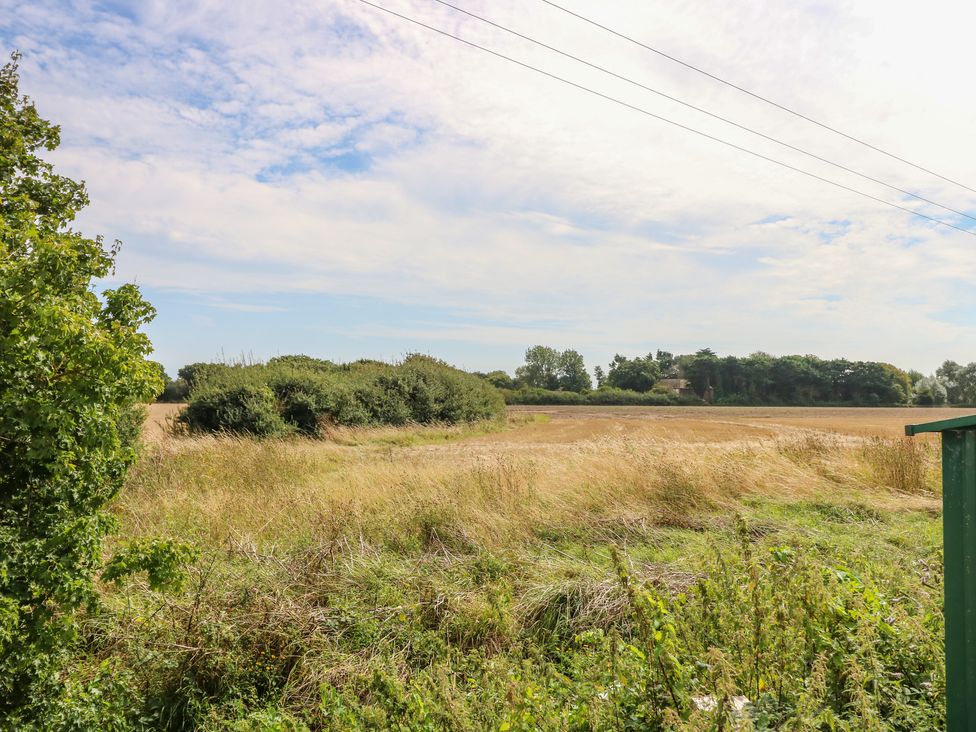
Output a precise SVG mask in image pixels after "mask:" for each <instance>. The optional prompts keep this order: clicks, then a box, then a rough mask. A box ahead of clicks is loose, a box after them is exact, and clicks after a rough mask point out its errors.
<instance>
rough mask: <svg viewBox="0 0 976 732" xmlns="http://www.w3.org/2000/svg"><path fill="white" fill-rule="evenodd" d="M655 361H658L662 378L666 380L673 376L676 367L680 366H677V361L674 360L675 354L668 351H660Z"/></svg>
mask: <svg viewBox="0 0 976 732" xmlns="http://www.w3.org/2000/svg"><path fill="white" fill-rule="evenodd" d="M655 360H656V361H657V365H658V366H659V367H660V369H661V376H663V377H665V378H667V377H669V376H672V375H673V373H674V370H675V367H676V366H677V365H678V364H677V361H676V360H675V358H674V354H673V353H670V352H668V351H660V350H659V351H658V352H657V355H656V357H655Z"/></svg>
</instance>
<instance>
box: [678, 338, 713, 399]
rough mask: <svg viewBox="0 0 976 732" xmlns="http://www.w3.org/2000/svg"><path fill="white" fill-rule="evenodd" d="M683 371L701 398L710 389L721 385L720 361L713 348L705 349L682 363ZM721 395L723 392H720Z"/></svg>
mask: <svg viewBox="0 0 976 732" xmlns="http://www.w3.org/2000/svg"><path fill="white" fill-rule="evenodd" d="M681 371H682V373H683V374H684V375H685V378H687V379H688V380H689V381H690V382H691V387H692V388H693V389H694V390H695V392H696V393H697V394H698V395H699V396H701V395H703V394H704V393H705V390H706V389H708V387H717V386H718V385H719V378H718V374H719V359H718V356H716V355H715V351H713V350H712V349H711V348H703V349H701V350H700V351H698V352H696V353H695V355H694V356H691V357H688V358H686V359H684V360H683V362H682V363H681ZM719 393H721V391H720V392H719Z"/></svg>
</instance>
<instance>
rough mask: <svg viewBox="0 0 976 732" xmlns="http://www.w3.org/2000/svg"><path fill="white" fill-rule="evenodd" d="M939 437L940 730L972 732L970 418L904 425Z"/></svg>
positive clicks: (973, 467) (974, 541) (975, 578)
mask: <svg viewBox="0 0 976 732" xmlns="http://www.w3.org/2000/svg"><path fill="white" fill-rule="evenodd" d="M922 432H938V433H940V434H941V435H942V527H943V542H944V544H945V551H944V554H943V557H944V558H943V561H944V563H945V636H946V637H945V652H946V653H945V655H946V730H947V732H976V416H974V417H963V418H958V419H949V420H942V421H940V422H930V423H928V424H921V425H908V426H907V427H905V434H907V435H909V436H912V435H917V434H919V433H922Z"/></svg>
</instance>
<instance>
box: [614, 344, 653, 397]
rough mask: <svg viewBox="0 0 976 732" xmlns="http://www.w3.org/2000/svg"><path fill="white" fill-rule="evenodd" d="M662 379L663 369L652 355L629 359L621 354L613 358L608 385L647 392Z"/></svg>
mask: <svg viewBox="0 0 976 732" xmlns="http://www.w3.org/2000/svg"><path fill="white" fill-rule="evenodd" d="M660 378H661V367H660V366H658V364H657V361H655V360H654V356H653V355H652V354H650V353H649V354H647V356H644V357H641V356H637V357H636V358H627V357H626V356H621V355H620V354H619V353H618V354H617V355H615V356H614V357H613V361H611V363H610V370H609V371H607V376H606V384H607V386H612V387H614V388H617V389H630V390H631V391H639V392H646V391H650V390H651V389H653V388H654V384H656V383H657V381H658V379H660Z"/></svg>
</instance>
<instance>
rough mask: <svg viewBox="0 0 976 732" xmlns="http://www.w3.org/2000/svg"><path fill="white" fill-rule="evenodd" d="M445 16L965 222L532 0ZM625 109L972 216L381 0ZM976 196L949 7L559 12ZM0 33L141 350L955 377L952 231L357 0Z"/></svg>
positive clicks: (897, 173)
mask: <svg viewBox="0 0 976 732" xmlns="http://www.w3.org/2000/svg"><path fill="white" fill-rule="evenodd" d="M453 1H454V2H455V3H456V4H457V5H458V6H459V7H463V8H464V9H467V10H469V11H471V12H474V13H477V14H480V15H483V16H485V17H487V18H490V19H491V20H493V21H495V22H497V23H500V24H503V25H506V26H509V27H512V28H514V29H517V30H518V31H519V32H521V33H523V34H525V35H528V36H531V37H533V38H537V39H538V40H540V41H543V42H545V43H548V44H549V45H552V46H555V47H557V48H559V49H562V50H565V51H566V52H568V53H572V54H574V55H577V56H580V57H583V58H585V59H587V60H589V61H591V62H593V63H596V64H598V65H601V66H605V67H607V68H610V69H612V70H613V71H615V72H616V73H618V74H620V75H623V76H626V77H628V78H631V79H634V80H637V81H639V82H640V83H642V84H645V85H647V86H651V87H653V88H655V89H658V90H660V91H662V92H664V93H666V94H669V95H672V96H674V97H678V98H680V99H683V100H686V101H688V102H690V103H692V104H695V105H697V106H699V107H702V108H705V109H708V110H709V111H712V112H714V113H716V114H721V115H723V116H727V117H729V118H731V119H734V120H735V121H736V122H738V123H740V124H742V125H746V126H750V127H753V128H755V129H757V130H759V131H761V132H762V133H763V134H766V135H770V136H773V137H776V138H779V139H782V140H784V141H787V142H789V143H790V144H792V145H795V146H798V147H803V148H805V149H809V150H811V151H813V152H816V154H818V155H820V156H822V157H825V158H828V159H830V160H832V161H836V162H840V163H842V164H844V165H846V166H848V167H850V168H853V169H856V170H858V171H862V172H865V173H866V174H868V175H870V176H872V177H874V178H877V179H879V180H884V181H886V182H888V183H891V184H892V185H895V186H897V187H899V188H902V189H904V190H907V191H912V192H915V193H918V194H919V195H922V196H924V197H926V198H929V199H931V200H933V201H937V202H939V203H943V204H945V205H946V206H950V207H952V208H954V209H956V210H958V211H961V212H964V213H969V214H972V215H976V193H974V192H972V191H968V190H966V189H965V188H963V187H960V186H958V185H953V184H951V183H948V182H946V181H944V180H941V179H940V178H938V177H935V176H932V175H928V174H926V173H923V172H921V171H919V170H917V169H915V168H912V167H910V166H908V165H904V164H902V163H899V162H897V161H895V160H892V159H891V158H888V157H885V156H884V155H881V154H879V153H877V152H874V151H871V150H869V149H867V148H865V147H863V146H860V145H857V144H855V143H852V142H851V141H849V140H846V139H844V138H842V137H839V136H837V135H834V134H832V133H829V132H827V131H825V130H823V129H821V128H818V127H816V126H814V125H811V124H809V123H805V122H803V121H802V120H800V119H797V118H796V117H794V116H791V115H789V114H786V113H784V112H782V111H780V110H776V109H774V108H772V107H770V106H768V105H765V104H763V103H761V102H758V101H757V100H755V99H753V98H750V97H748V96H746V95H744V94H741V93H739V92H737V91H735V90H733V89H730V88H728V87H725V86H723V85H721V84H718V83H716V82H715V81H713V80H710V79H707V78H705V77H703V76H701V75H698V74H695V73H694V72H692V71H689V70H688V69H687V68H684V67H682V66H680V65H678V64H675V63H673V62H671V61H668V60H667V59H664V58H662V57H660V56H658V55H655V54H653V53H650V52H648V51H646V50H644V49H641V48H639V47H637V46H635V45H633V44H628V43H627V42H625V41H623V40H621V39H619V38H617V37H614V36H612V35H610V34H608V33H605V32H603V31H601V30H599V29H597V28H595V27H593V26H591V25H588V24H586V23H584V22H582V21H580V20H579V19H576V18H573V17H571V16H569V15H567V14H565V13H563V12H560V11H559V10H557V9H555V8H553V7H551V6H549V5H548V4H546V3H545V2H542V1H541V0H521V1H520V2H509V1H507V0H495V1H494V2H482V1H480V0H453ZM375 2H377V3H378V4H382V5H384V6H385V7H388V8H390V9H392V10H395V11H396V12H399V13H402V14H405V15H408V16H411V17H415V18H417V19H419V20H422V21H423V22H426V23H428V24H430V25H434V26H436V27H438V28H441V29H444V30H446V31H448V32H450V33H453V34H456V35H460V36H463V37H464V38H467V39H470V40H471V41H473V42H475V43H478V44H481V45H484V46H487V47H490V48H492V49H494V50H496V51H498V52H499V53H503V54H506V55H510V56H512V57H515V58H517V59H519V60H521V61H523V62H525V63H528V64H532V65H536V66H538V67H540V68H542V69H544V70H546V71H548V72H549V73H552V74H556V75H559V76H563V77H565V78H567V79H570V80H572V81H573V82H575V83H577V84H581V85H583V86H588V87H591V88H593V89H595V90H597V91H599V92H600V93H602V94H606V95H610V96H613V97H616V98H619V99H620V100H622V101H624V102H626V103H627V104H631V105H634V106H637V107H640V108H642V109H644V110H646V111H648V112H651V113H653V114H656V115H660V116H663V117H667V118H669V119H672V120H674V121H676V122H679V123H681V124H684V125H687V126H691V127H694V128H695V129H698V130H701V131H702V132H706V133H708V134H711V135H715V136H718V137H721V138H722V139H725V140H728V141H730V142H732V143H734V144H737V145H741V146H744V147H748V148H750V149H752V150H754V151H756V152H758V153H760V154H762V155H767V156H770V157H775V158H776V159H777V160H781V161H783V162H785V163H787V164H790V165H794V166H797V167H801V168H803V169H805V170H808V171H809V172H811V173H814V174H816V175H820V176H823V177H828V178H830V179H832V180H835V181H837V182H839V183H842V184H843V185H846V186H849V187H853V188H857V189H858V190H861V191H863V192H865V193H868V194H870V195H872V196H876V197H879V198H884V199H885V200H888V201H890V202H892V203H896V204H898V205H901V206H905V207H909V208H914V209H916V210H918V211H920V212H922V213H925V214H927V215H930V216H938V217H942V218H944V219H945V220H946V221H948V222H950V223H953V224H954V225H957V226H960V227H963V228H965V227H966V226H971V228H973V229H974V230H976V221H971V220H968V219H965V218H963V217H960V216H957V215H952V214H946V213H945V212H944V211H941V210H940V209H938V208H936V207H934V206H931V205H928V204H920V203H919V202H917V201H915V200H914V199H912V198H910V197H907V196H905V195H903V194H900V193H897V192H895V191H893V190H891V189H889V188H886V187H884V186H881V185H878V184H876V183H872V182H870V181H866V180H864V179H863V178H859V177H858V176H856V175H853V174H850V173H846V172H844V171H841V170H838V169H837V168H834V167H832V166H829V165H827V164H825V163H821V162H819V161H816V160H813V159H811V158H809V157H807V156H804V155H801V154H799V153H797V152H794V151H791V150H789V149H786V148H783V147H781V146H779V145H776V144H774V143H772V142H769V141H766V140H763V139H760V138H758V137H756V136H754V135H751V134H749V133H747V132H745V131H742V130H739V129H736V128H733V127H730V126H728V125H726V124H723V123H721V122H719V121H717V120H714V119H711V118H709V117H707V116H705V115H702V114H701V113H698V112H695V111H693V110H689V109H687V108H685V107H682V106H680V105H678V104H676V103H675V102H672V101H669V100H667V99H664V98H662V97H660V96H657V95H654V94H652V93H650V92H648V91H646V90H642V89H639V88H637V87H635V86H633V85H629V84H627V83H625V82H623V81H621V80H619V79H615V78H612V77H608V76H606V75H604V74H601V73H599V72H597V71H595V70H593V69H591V68H588V67H586V66H582V65H580V64H579V63H576V62H574V61H571V60H569V59H566V58H563V57H560V56H558V55H556V54H554V53H552V52H550V51H546V50H545V49H542V48H539V47H537V46H534V45H532V44H531V43H529V42H527V41H525V40H522V39H519V38H516V37H513V36H511V35H508V34H506V33H504V32H503V31H501V30H499V29H497V28H493V27H491V26H487V25H485V24H483V23H481V22H479V21H478V20H476V19H473V18H471V17H468V16H464V15H462V14H460V13H458V12H456V11H454V10H452V9H450V8H447V7H444V6H443V5H440V4H438V3H437V2H434V1H433V0H375ZM560 2H561V4H564V5H565V7H567V8H569V9H571V10H574V11H576V12H578V13H581V14H583V15H586V16H588V17H590V18H592V19H593V20H596V21H598V22H600V23H602V24H604V25H607V26H609V27H612V28H615V29H619V30H621V31H623V32H625V33H627V34H628V35H630V36H632V37H634V38H637V39H640V40H641V41H643V42H645V43H648V44H650V45H653V46H655V47H656V48H660V49H662V50H664V51H666V52H667V53H669V54H671V55H674V56H676V57H678V58H681V59H683V60H686V61H688V62H689V63H692V64H695V65H697V66H700V67H702V68H704V69H706V70H708V71H710V72H712V73H715V74H717V75H719V76H722V77H723V78H726V79H728V80H730V81H732V82H734V83H736V84H738V85H740V86H743V87H745V88H748V89H750V90H753V91H755V92H757V93H759V94H762V95H763V96H766V97H769V98H771V99H774V100H775V101H777V102H779V103H781V104H783V105H786V106H789V107H791V108H793V109H796V110H798V111H800V112H802V113H803V114H806V115H808V116H810V117H813V118H815V119H817V120H820V121H823V122H825V123H828V124H830V125H831V126H834V127H837V128H839V129H841V130H844V131H845V132H848V133H850V134H852V135H854V136H856V137H859V138H862V139H864V140H867V141H869V142H871V143H872V144H873V145H875V146H878V147H881V148H883V149H885V150H888V151H891V152H893V153H895V154H897V155H899V156H901V157H903V158H906V159H908V160H911V161H913V162H916V163H918V164H920V165H923V166H924V167H926V168H929V169H930V170H933V171H936V172H938V173H941V174H942V175H945V176H947V177H949V178H951V179H953V180H956V181H960V182H962V183H964V184H967V185H970V186H972V187H973V188H976V155H974V148H973V144H972V143H973V130H976V95H973V94H972V93H971V87H972V84H971V70H972V69H973V68H976V45H974V44H973V43H972V42H971V28H972V27H973V25H974V21H976V4H973V3H962V2H958V0H932V2H928V3H926V4H925V8H924V12H923V11H922V10H920V9H919V6H918V5H917V4H916V3H908V2H900V1H899V2H891V0H877V1H873V0H872V1H868V0H865V1H863V2H861V1H854V0H811V1H806V0H779V1H772V0H771V1H770V2H764V3H729V2H726V1H724V0H659V1H657V2H654V3H647V2H639V1H637V0H610V1H608V2H605V3H593V2H583V0H560ZM0 47H2V48H3V49H6V50H7V51H12V50H13V49H19V50H20V52H21V53H22V54H23V58H22V60H21V90H22V91H23V92H24V93H27V94H29V95H30V97H31V98H32V99H33V100H34V101H35V103H36V105H37V107H38V109H39V111H40V113H41V114H42V115H43V116H44V117H45V118H47V119H50V120H52V121H54V122H56V123H58V124H60V125H61V130H62V146H61V147H60V148H59V149H58V150H57V151H56V152H54V153H52V154H50V156H49V158H50V159H51V160H52V161H53V162H55V164H56V165H57V167H58V169H59V172H61V173H63V174H66V175H70V176H72V177H74V178H77V179H83V180H85V181H86V182H87V185H88V190H89V194H90V197H91V200H92V204H91V206H90V207H89V208H88V209H87V210H85V211H84V212H83V213H82V215H81V216H79V218H78V220H77V222H76V227H77V228H78V229H79V230H81V231H83V232H85V233H86V234H89V235H95V234H102V235H104V236H105V237H106V239H108V240H112V239H116V238H117V239H120V240H122V242H123V247H122V250H121V254H120V257H119V261H118V271H117V274H116V280H117V281H126V282H136V283H138V284H139V285H140V287H141V288H142V290H143V292H144V293H145V295H146V296H147V297H148V299H149V300H150V301H151V302H152V303H153V304H154V305H155V306H156V308H157V310H158V315H157V318H156V320H155V321H154V322H153V323H152V325H151V326H150V327H149V333H150V335H151V337H152V339H153V342H154V345H155V348H156V356H155V357H156V358H157V359H158V360H160V361H162V362H163V363H164V364H165V365H166V367H167V369H168V370H169V371H170V372H171V373H173V372H175V370H176V369H177V368H178V367H179V366H180V365H182V364H185V363H189V362H193V361H201V360H204V361H209V360H214V359H237V358H242V357H243V358H246V359H253V360H259V359H264V358H269V357H272V356H275V355H280V354H287V353H306V354H309V355H313V356H318V357H323V358H330V359H334V360H339V361H345V360H352V359H356V358H360V357H369V358H382V359H396V358H400V357H402V356H404V355H405V354H407V353H412V352H423V353H430V354H433V355H436V356H439V357H441V358H444V359H445V360H447V361H449V362H451V363H454V364H456V365H458V366H460V367H462V368H467V369H472V370H481V371H489V370H493V369H506V370H509V371H511V370H513V369H514V368H515V367H516V366H517V365H518V364H519V363H520V362H521V360H522V355H523V353H524V351H525V349H526V348H527V347H529V346H532V345H534V344H537V343H538V344H546V345H551V346H553V347H556V348H560V349H565V348H575V349H577V350H579V351H580V352H581V353H582V354H583V355H584V357H585V358H586V361H587V364H588V365H589V366H590V367H592V366H594V365H596V364H598V363H602V364H606V363H607V362H608V361H609V360H610V359H611V358H612V356H613V354H614V353H622V354H626V355H636V354H642V353H646V352H648V351H651V350H657V349H664V350H669V351H673V352H676V353H688V352H693V351H695V350H698V349H700V348H704V347H710V348H712V349H713V350H715V351H717V352H719V353H720V354H735V355H746V354H748V353H751V352H754V351H759V350H761V351H766V352H769V353H773V354H787V353H811V354H816V355H820V356H823V357H831V358H832V357H847V358H852V359H871V360H882V361H889V362H892V363H895V364H897V365H899V366H901V367H903V368H906V369H908V368H915V369H919V370H922V371H924V372H931V371H932V370H934V369H935V368H936V367H937V366H938V365H939V364H940V363H941V362H942V361H943V360H945V359H954V360H957V361H962V362H968V361H973V360H976V288H974V287H973V286H972V283H973V282H974V281H976V256H974V251H976V237H973V236H971V235H968V234H966V233H963V232H960V231H956V230H953V229H950V228H947V227H942V226H938V225H936V224H933V223H931V222H929V221H926V220H924V219H922V218H919V217H914V216H911V215H909V214H908V213H904V212H902V211H899V210H896V209H893V208H890V207H888V206H885V205H883V204H881V203H878V202H875V201H872V200H869V199H866V198H863V197H861V196H858V195H855V194H854V193H851V192H848V191H845V190H841V189H839V188H836V187H833V186H830V185H828V184H826V183H823V182H820V181H818V180H814V179H812V178H810V177H807V176H804V175H802V174H799V173H796V172H793V171H790V170H786V169H784V168H781V167H778V166H776V165H774V164H772V163H769V162H766V161H764V160H760V159H758V158H755V157H753V156H750V155H747V154H745V153H742V152H741V151H738V150H734V149H731V148H729V147H726V146H723V145H721V144H719V143H716V142H714V141H712V140H709V139H705V138H703V137H701V136H698V135H695V134H692V133H690V132H688V131H686V130H682V129H679V128H677V127H675V126H673V125H669V124H667V123H665V122H661V121H659V120H656V119H653V118H651V117H649V116H647V115H645V114H641V113H638V112H636V111H634V110H632V109H629V108H626V107H623V106H621V105H619V104H615V103H613V102H610V101H607V100H605V99H601V98H598V97H596V96H594V95H592V94H589V93H587V92H584V91H581V90H579V89H576V88H573V87H570V86H568V85H566V84H562V83H560V82H557V81H555V80H553V79H551V78H547V77H545V76H543V75H540V74H537V73H535V72H532V71H529V70H527V69H525V68H523V67H520V66H517V65H515V64H512V63H510V62H508V61H505V60H503V59H500V58H497V57H493V56H490V55H488V54H486V53H483V52H481V51H479V50H476V49H473V48H471V47H468V46H465V45H462V44H460V43H458V42H456V41H454V40H451V39H449V38H445V37H443V36H438V35H436V34H433V33H431V32H430V31H428V30H425V29H423V28H420V27H417V26H412V25H410V24H409V23H406V22H405V21H403V20H401V19H399V18H396V17H393V16H390V15H387V14H385V13H382V12H381V11H379V10H376V9H374V8H371V7H369V6H367V5H365V4H363V3H361V2H359V1H358V0H317V1H316V2H308V1H307V0H304V1H303V0H295V1H293V0H277V2H273V3H272V2H257V1H256V0H250V1H248V0H243V1H242V0H237V1H232V0H199V1H198V2H184V1H181V0H143V1H141V2H124V1H122V0H107V1H105V2H89V1H83V0H78V1H76V2H71V1H68V2H57V1H55V0H29V1H27V2H20V1H19V0H0Z"/></svg>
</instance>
